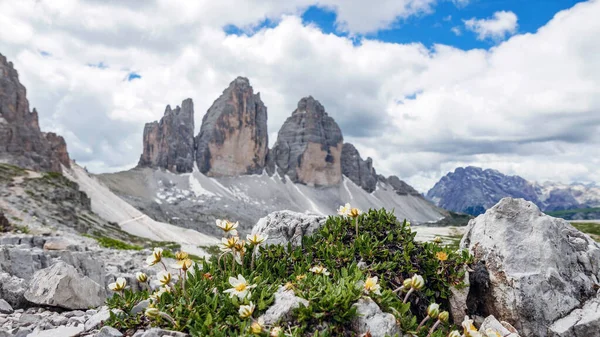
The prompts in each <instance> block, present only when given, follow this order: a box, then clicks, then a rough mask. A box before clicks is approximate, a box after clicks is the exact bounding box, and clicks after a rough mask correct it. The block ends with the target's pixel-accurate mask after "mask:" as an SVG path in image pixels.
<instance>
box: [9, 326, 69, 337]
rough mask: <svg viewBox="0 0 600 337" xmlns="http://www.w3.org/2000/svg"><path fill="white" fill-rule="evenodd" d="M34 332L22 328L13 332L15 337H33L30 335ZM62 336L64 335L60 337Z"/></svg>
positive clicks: (54, 336) (28, 328)
mask: <svg viewBox="0 0 600 337" xmlns="http://www.w3.org/2000/svg"><path fill="white" fill-rule="evenodd" d="M32 331H33V329H32V328H30V327H20V328H17V329H15V330H14V331H13V336H14V337H29V336H31V335H30V334H31V332H32ZM60 336H61V337H62V336H63V335H60ZM34 337H35V336H34ZM38 337H39V336H38ZM46 337H59V335H50V336H46ZM65 337H66V336H65Z"/></svg>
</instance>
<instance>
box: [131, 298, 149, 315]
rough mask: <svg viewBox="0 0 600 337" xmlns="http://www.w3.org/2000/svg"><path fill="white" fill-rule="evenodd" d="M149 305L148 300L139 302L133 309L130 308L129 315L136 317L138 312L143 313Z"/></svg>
mask: <svg viewBox="0 0 600 337" xmlns="http://www.w3.org/2000/svg"><path fill="white" fill-rule="evenodd" d="M149 305H150V300H143V301H140V303H138V304H136V305H134V306H133V308H131V314H132V315H137V314H138V313H140V312H144V311H145V310H146V308H148V306H149Z"/></svg>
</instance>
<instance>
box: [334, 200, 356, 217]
mask: <svg viewBox="0 0 600 337" xmlns="http://www.w3.org/2000/svg"><path fill="white" fill-rule="evenodd" d="M351 210H352V207H351V206H350V204H349V203H346V204H345V205H343V206H340V208H338V211H337V212H338V215H342V216H348V215H350V211H351Z"/></svg>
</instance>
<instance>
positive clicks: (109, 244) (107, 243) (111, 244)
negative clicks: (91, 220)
mask: <svg viewBox="0 0 600 337" xmlns="http://www.w3.org/2000/svg"><path fill="white" fill-rule="evenodd" d="M84 236H86V237H89V238H92V239H95V240H96V241H98V244H100V246H102V247H104V248H111V249H119V250H142V249H144V247H142V246H137V245H132V244H129V243H127V242H123V241H121V240H117V239H113V238H109V237H106V236H94V235H86V234H84Z"/></svg>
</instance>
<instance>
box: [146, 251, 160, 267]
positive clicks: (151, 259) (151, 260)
mask: <svg viewBox="0 0 600 337" xmlns="http://www.w3.org/2000/svg"><path fill="white" fill-rule="evenodd" d="M162 253H163V249H162V248H158V247H156V248H154V250H153V251H152V255H150V256H148V257H147V258H146V264H147V265H148V266H153V265H155V264H157V263H159V262H160V261H161V260H162Z"/></svg>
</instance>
